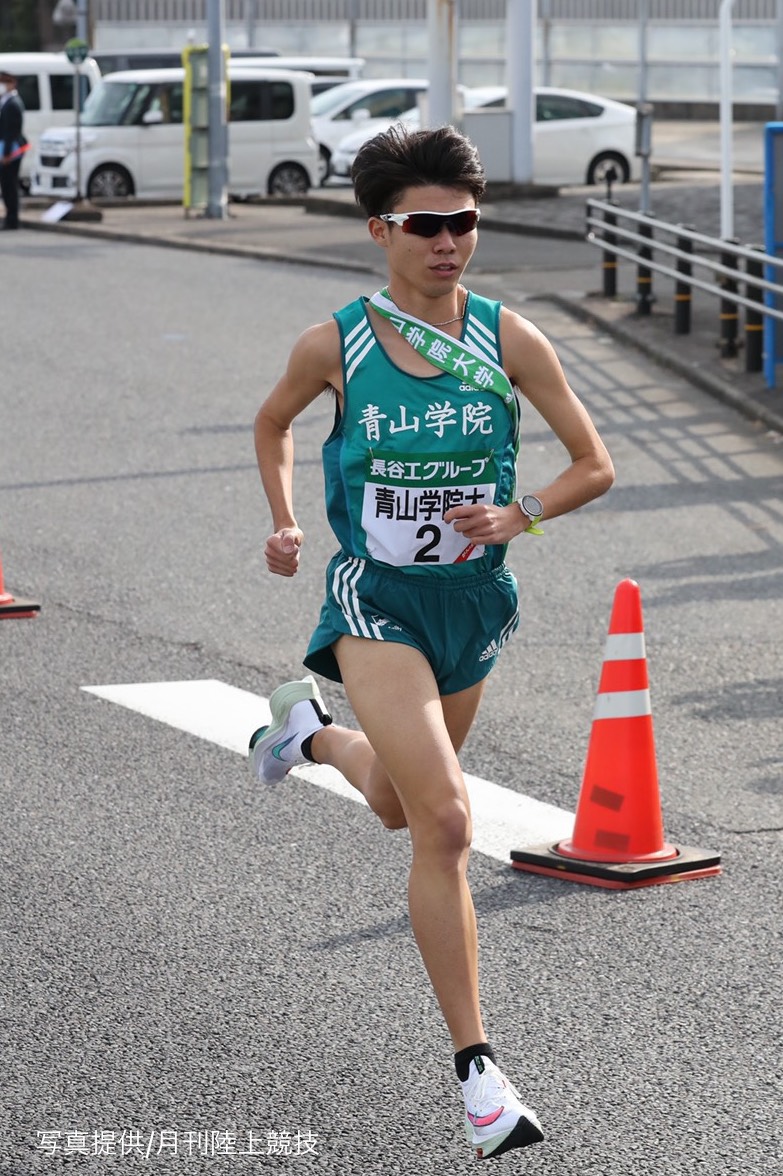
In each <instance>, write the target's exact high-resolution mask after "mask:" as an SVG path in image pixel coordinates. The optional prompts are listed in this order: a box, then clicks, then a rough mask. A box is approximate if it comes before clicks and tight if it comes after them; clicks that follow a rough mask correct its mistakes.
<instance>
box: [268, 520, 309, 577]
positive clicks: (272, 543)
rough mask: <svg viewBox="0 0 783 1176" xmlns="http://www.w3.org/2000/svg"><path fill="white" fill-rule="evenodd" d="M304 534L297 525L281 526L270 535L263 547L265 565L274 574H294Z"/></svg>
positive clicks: (297, 565)
mask: <svg viewBox="0 0 783 1176" xmlns="http://www.w3.org/2000/svg"><path fill="white" fill-rule="evenodd" d="M303 539H304V535H303V534H302V532H301V531H300V530H299V528H298V527H283V528H281V530H279V531H276V532H275V533H274V535H270V536H269V538H268V539H267V541H266V547H265V548H264V557H265V559H266V566H267V568H268V569H269V571H270V572H272V573H273V574H274V575H276V576H295V575H296V573H297V572H298V571H299V549H300V548H301V546H302V540H303Z"/></svg>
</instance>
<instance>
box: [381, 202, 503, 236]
mask: <svg viewBox="0 0 783 1176" xmlns="http://www.w3.org/2000/svg"><path fill="white" fill-rule="evenodd" d="M480 215H481V213H480V212H479V210H478V209H477V208H460V209H459V210H458V211H457V212H382V213H381V215H380V220H382V221H386V223H387V224H393V225H399V226H400V228H401V229H402V231H403V233H414V234H415V235H416V236H417V237H437V235H438V233H439V232H440V231H441V229H442V228H443V227H444V226H445V227H446V228H447V229H448V230H449V232H450V233H451V235H452V236H453V237H464V236H465V234H466V233H472V232H473V230H474V229H475V227H476V225H477V224H478V223H479V216H480Z"/></svg>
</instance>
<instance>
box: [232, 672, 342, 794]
mask: <svg viewBox="0 0 783 1176" xmlns="http://www.w3.org/2000/svg"><path fill="white" fill-rule="evenodd" d="M269 709H270V710H271V712H272V722H271V723H270V724H269V726H268V727H259V728H258V730H257V731H255V732H254V733H253V735H252V737H251V739H250V770H251V772H252V774H253V776H254V777H255V779H256V780H260V781H261V783H262V784H279V783H280V781H281V780H283V779H285V777H286V776H287V775H288V773H289V772H290V771H291V769H292V768H294V767H296V765H297V764H306V763H310V761H309V760H308V759H306V758H305V756H304V755H302V743H303V742H304V740H305V739H307V737H308V735H314V734H315V732H316V731H320V730H321V728H322V727H327V726H328V725H329V724H330V723H331V721H332V716H331V715H330V714H329V712H328V711H327V709H326V707H325V706H324V700H323V699H322V698H321V695H320V692H319V690H318V687H317V686H316V684H315V679H314V678H312V677H310V676H309V675H308V676H307V677H306V678H304V679H303V680H302V681H301V682H286V684H285V685H284V686H278V688H277V690H275V691H273V693H272V696H271V698H270V699H269Z"/></svg>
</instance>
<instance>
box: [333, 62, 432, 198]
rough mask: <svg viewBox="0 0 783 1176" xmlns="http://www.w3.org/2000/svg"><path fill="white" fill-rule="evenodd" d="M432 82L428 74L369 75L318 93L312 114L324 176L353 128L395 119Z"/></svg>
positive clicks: (414, 102)
mask: <svg viewBox="0 0 783 1176" xmlns="http://www.w3.org/2000/svg"><path fill="white" fill-rule="evenodd" d="M428 86H429V82H428V81H427V80H426V79H425V78H383V79H378V78H375V79H369V78H368V79H367V80H365V81H358V80H357V81H352V82H346V83H345V84H344V85H342V86H332V88H331V89H330V90H326V91H324V92H323V93H321V94H317V95H315V96H314V97H313V100H312V102H311V103H310V116H311V119H312V126H313V136H314V137H315V141H316V143H317V144H318V150H319V151H320V153H321V159H322V161H323V165H322V169H321V175H322V180H325V179H326V178H327V176H328V175H329V170H330V163H331V158H332V152H333V151H334V149H335V147H336V146H337V145H338V143H339V142H340V141H341V140H342V139H344V138H345V136H346V135H347V134H348V133H349V132H350V130H351V129H352V128H355V127H357V126H359V125H360V124H365V125H367V124H369V123H370V122H373V123H374V122H377V121H378V120H385V121H387V122H389V123H391V122H393V121H394V120H395V119H397V118H399V117H400V115H401V114H403V113H404V112H405V111H406V110H410V109H411V107H412V106H415V105H416V101H417V98H418V95H419V94H422V93H424V92H425V91H426V89H427V87H428Z"/></svg>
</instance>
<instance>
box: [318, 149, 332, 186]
mask: <svg viewBox="0 0 783 1176" xmlns="http://www.w3.org/2000/svg"><path fill="white" fill-rule="evenodd" d="M331 165H332V154H331V152H330V150H329V148H328V147H324V146H323V145H321V146H320V147H319V148H318V183H319V184H321V185H323V184H325V183H326V181H327V180H328V179H329V174H330V172H331V170H332V168H331Z"/></svg>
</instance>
